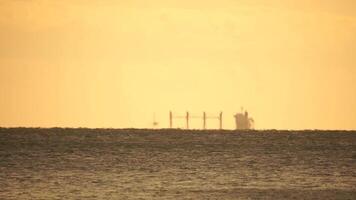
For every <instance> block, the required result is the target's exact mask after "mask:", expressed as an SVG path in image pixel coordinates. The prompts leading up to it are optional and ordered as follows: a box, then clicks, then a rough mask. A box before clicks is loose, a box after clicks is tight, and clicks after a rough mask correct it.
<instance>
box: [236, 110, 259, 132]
mask: <svg viewBox="0 0 356 200" xmlns="http://www.w3.org/2000/svg"><path fill="white" fill-rule="evenodd" d="M234 117H235V123H236V130H249V129H253V128H254V120H253V118H249V116H248V112H247V111H245V112H244V111H243V109H241V113H236V114H235V115H234Z"/></svg>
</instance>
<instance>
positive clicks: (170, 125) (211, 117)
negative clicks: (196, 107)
mask: <svg viewBox="0 0 356 200" xmlns="http://www.w3.org/2000/svg"><path fill="white" fill-rule="evenodd" d="M222 118H223V113H222V112H220V114H219V116H208V115H207V114H206V112H203V116H195V115H190V114H189V112H186V114H185V116H180V115H178V116H173V112H172V111H170V112H169V127H170V128H173V120H174V119H185V121H186V129H189V121H190V119H203V129H204V130H205V129H206V125H207V120H208V119H218V120H219V129H220V130H221V129H222V128H223V127H222V126H223V123H222Z"/></svg>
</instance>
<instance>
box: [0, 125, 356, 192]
mask: <svg viewBox="0 0 356 200" xmlns="http://www.w3.org/2000/svg"><path fill="white" fill-rule="evenodd" d="M0 199H356V133H355V132H342V131H339V132H317V131H314V132H313V131H308V132H286V131H284V132H283V131H280V132H278V131H263V132H262V131H260V132H235V131H182V130H157V131H152V130H108V129H106V130H101V129H97V130H89V129H0Z"/></svg>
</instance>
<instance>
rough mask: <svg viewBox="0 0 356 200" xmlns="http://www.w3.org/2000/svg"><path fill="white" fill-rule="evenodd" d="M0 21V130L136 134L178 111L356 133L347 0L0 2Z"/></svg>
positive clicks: (352, 19) (352, 17) (354, 29)
mask: <svg viewBox="0 0 356 200" xmlns="http://www.w3.org/2000/svg"><path fill="white" fill-rule="evenodd" d="M0 13H1V15H0V44H1V45H0V94H1V96H2V98H0V110H1V114H0V126H6V127H8V126H11V127H13V126H26V127H93V128H96V127H118V128H126V127H140V128H145V127H151V121H152V115H153V113H154V112H155V113H156V116H157V120H158V121H159V122H160V127H161V128H165V127H168V111H169V110H173V111H174V112H181V113H184V112H185V111H187V110H188V111H190V112H192V113H202V112H203V111H206V112H209V113H218V112H220V111H224V113H225V116H226V118H225V119H226V120H225V122H224V124H225V126H224V127H225V128H229V129H232V128H234V121H233V117H232V116H233V115H234V114H235V113H236V112H238V111H240V107H242V106H243V107H245V108H246V109H247V110H248V111H249V112H250V113H251V115H252V116H253V117H254V119H255V121H256V127H257V128H259V129H268V128H271V129H342V130H345V129H348V130H349V129H356V114H355V113H356V112H354V111H355V110H356V103H355V102H356V92H355V91H356V71H355V70H356V68H355V64H356V62H355V56H354V52H355V46H356V40H355V35H356V14H355V13H356V5H355V1H354V0H338V1H334V0H313V1H310V0H283V1H281V0H268V1H267V0H240V1H235V0H234V1H233V0H221V1H207V0H204V1H203V0H195V1H181V0H180V1H176V0H153V1H137V0H133V1H113V0H106V1H99V0H94V1H84V0H76V1H72V0H61V1H56V0H51V1H47V0H26V1H19V0H2V1H1V2H0ZM211 126H213V125H211ZM196 128H198V126H197V127H196ZM199 128H200V126H199Z"/></svg>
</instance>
